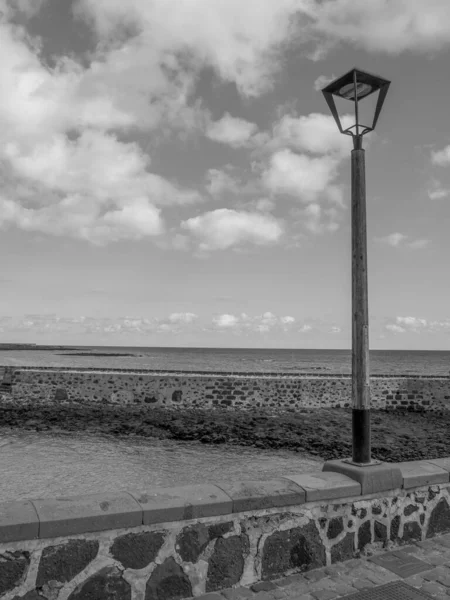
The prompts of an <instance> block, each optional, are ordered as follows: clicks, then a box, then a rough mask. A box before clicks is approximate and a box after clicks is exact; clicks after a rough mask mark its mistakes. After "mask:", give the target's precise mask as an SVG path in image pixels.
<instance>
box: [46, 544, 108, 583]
mask: <svg viewBox="0 0 450 600" xmlns="http://www.w3.org/2000/svg"><path fill="white" fill-rule="evenodd" d="M98 548H99V543H98V541H94V540H92V541H87V540H69V541H68V542H67V543H66V544H58V545H57V546H47V547H46V548H44V550H43V552H42V556H41V560H40V561H39V569H38V574H37V577H36V587H42V586H43V585H44V584H45V583H48V582H49V581H50V580H51V579H54V580H55V581H61V582H62V583H65V582H66V581H71V580H72V579H73V578H74V577H75V576H76V575H78V573H81V571H82V570H83V569H85V568H86V567H87V566H88V564H89V563H90V562H92V561H93V560H94V558H95V557H96V556H97V554H98Z"/></svg>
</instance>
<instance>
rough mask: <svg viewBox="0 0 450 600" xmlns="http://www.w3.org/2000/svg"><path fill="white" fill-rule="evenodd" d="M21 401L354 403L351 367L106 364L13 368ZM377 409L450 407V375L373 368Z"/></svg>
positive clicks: (9, 384)
mask: <svg viewBox="0 0 450 600" xmlns="http://www.w3.org/2000/svg"><path fill="white" fill-rule="evenodd" d="M5 392H7V393H9V394H10V395H9V398H10V399H11V400H14V401H17V402H23V403H26V402H33V403H37V404H39V403H42V404H60V403H66V402H78V403H84V402H89V403H90V404H91V403H94V404H95V403H103V404H120V405H135V404H136V405H148V406H149V407H152V406H158V407H166V408H169V409H177V408H185V409H188V408H196V407H197V408H208V409H214V408H217V407H221V408H223V407H229V408H231V409H237V410H251V409H253V408H255V407H257V408H259V407H264V408H266V409H268V410H271V411H274V412H282V411H289V410H290V411H295V410H297V409H299V408H319V407H336V408H341V407H349V406H351V377H350V376H348V375H347V376H346V375H326V376H324V375H316V374H314V375H298V376H293V375H279V374H278V375H277V374H270V375H269V374H265V375H261V374H259V375H255V374H246V375H237V374H233V375H231V374H204V373H203V374H200V373H190V374H188V373H184V374H181V373H180V374H177V373H175V374H171V373H155V372H149V371H147V372H145V371H112V370H109V371H100V370H94V369H85V370H82V369H66V368H65V369H64V370H63V369H57V368H37V367H36V368H35V367H33V368H23V367H21V368H15V369H6V370H5V372H4V375H3V385H2V386H0V393H5ZM371 406H372V408H374V409H377V408H380V409H384V408H391V409H406V410H427V411H428V410H430V411H443V410H449V408H450V377H430V376H396V377H392V376H372V378H371Z"/></svg>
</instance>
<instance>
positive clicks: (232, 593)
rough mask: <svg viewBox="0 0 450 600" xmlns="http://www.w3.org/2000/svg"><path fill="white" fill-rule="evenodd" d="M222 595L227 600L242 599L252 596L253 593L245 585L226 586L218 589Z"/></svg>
mask: <svg viewBox="0 0 450 600" xmlns="http://www.w3.org/2000/svg"><path fill="white" fill-rule="evenodd" d="M220 593H221V594H222V596H224V597H225V598H226V599H227V600H242V599H243V598H253V597H254V594H253V593H252V592H251V591H250V590H249V589H248V588H246V587H241V586H240V587H236V588H226V589H225V590H220Z"/></svg>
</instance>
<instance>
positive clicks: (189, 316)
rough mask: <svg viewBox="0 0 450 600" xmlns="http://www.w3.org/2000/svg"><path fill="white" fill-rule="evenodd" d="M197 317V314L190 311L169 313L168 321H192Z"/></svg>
mask: <svg viewBox="0 0 450 600" xmlns="http://www.w3.org/2000/svg"><path fill="white" fill-rule="evenodd" d="M197 319H198V315H196V314H195V313H191V312H185V313H172V314H171V315H169V321H170V322H171V323H193V322H194V321H196V320H197Z"/></svg>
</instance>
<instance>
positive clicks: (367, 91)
mask: <svg viewBox="0 0 450 600" xmlns="http://www.w3.org/2000/svg"><path fill="white" fill-rule="evenodd" d="M390 83H391V82H390V81H388V80H387V79H383V78H382V77H378V76H376V75H371V74H370V73H366V72H364V71H360V70H359V69H356V68H355V69H352V70H351V71H349V72H348V73H346V74H345V75H343V76H342V77H339V78H338V79H335V80H334V81H332V82H331V83H329V84H328V85H327V86H326V87H325V88H324V89H323V90H322V94H323V95H324V97H325V100H326V102H327V104H328V106H329V108H330V110H331V114H332V115H333V117H334V120H335V121H336V124H337V126H338V128H339V131H340V132H341V133H344V134H345V135H351V136H353V137H356V138H359V139H360V136H363V135H364V134H365V133H368V132H369V131H373V130H374V129H375V125H376V124H377V121H378V117H379V116H380V112H381V108H382V106H383V103H384V99H385V98H386V94H387V91H388V89H389V86H390ZM377 91H379V95H378V100H377V104H376V107H375V112H374V115H373V120H372V124H371V125H362V124H361V123H360V122H359V111H358V103H359V102H360V101H361V100H364V98H367V97H368V96H370V95H371V94H373V93H375V92H377ZM333 96H337V97H339V98H343V99H345V100H349V101H350V102H353V105H354V111H355V123H354V125H351V126H350V127H347V129H343V128H342V124H341V120H340V118H339V115H338V111H337V109H336V103H335V100H334V98H333ZM353 129H355V131H352V130H353Z"/></svg>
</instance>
